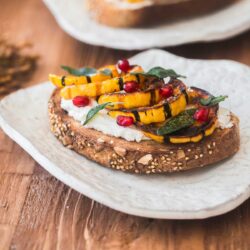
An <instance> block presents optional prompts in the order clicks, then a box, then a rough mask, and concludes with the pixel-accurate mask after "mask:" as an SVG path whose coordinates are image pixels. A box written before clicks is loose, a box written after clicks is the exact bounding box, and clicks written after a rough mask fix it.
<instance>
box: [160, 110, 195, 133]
mask: <svg viewBox="0 0 250 250" xmlns="http://www.w3.org/2000/svg"><path fill="white" fill-rule="evenodd" d="M195 111H196V109H190V110H186V111H183V112H182V113H180V114H179V115H177V116H175V117H172V118H171V119H169V120H168V121H167V122H166V123H165V124H164V125H163V126H162V127H160V128H159V129H157V131H156V133H157V135H168V134H171V133H173V132H176V131H178V130H181V129H183V128H187V127H190V126H192V125H193V124H194V118H193V115H194V113H195Z"/></svg>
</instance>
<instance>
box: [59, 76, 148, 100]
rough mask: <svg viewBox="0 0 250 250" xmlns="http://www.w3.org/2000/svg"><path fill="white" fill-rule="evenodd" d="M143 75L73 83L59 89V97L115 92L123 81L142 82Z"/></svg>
mask: <svg viewBox="0 0 250 250" xmlns="http://www.w3.org/2000/svg"><path fill="white" fill-rule="evenodd" d="M144 80H145V77H143V76H139V77H138V76H136V75H131V74H127V75H125V76H123V77H116V78H113V79H109V80H106V81H103V82H94V83H89V84H84V85H73V86H68V87H64V88H62V89H61V97H63V98H64V99H72V98H74V97H76V96H89V97H96V96H100V95H103V94H107V93H112V92H117V91H120V90H122V89H123V83H124V82H128V81H136V82H138V83H140V84H143V83H144Z"/></svg>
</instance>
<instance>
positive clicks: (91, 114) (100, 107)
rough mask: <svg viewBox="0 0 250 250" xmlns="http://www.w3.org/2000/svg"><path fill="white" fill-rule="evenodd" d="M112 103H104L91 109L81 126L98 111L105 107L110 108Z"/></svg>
mask: <svg viewBox="0 0 250 250" xmlns="http://www.w3.org/2000/svg"><path fill="white" fill-rule="evenodd" d="M112 105H113V103H112V102H105V103H103V104H100V105H97V106H95V107H94V108H92V109H91V110H90V111H89V112H88V114H87V116H86V120H85V121H84V123H83V125H86V124H87V123H88V122H89V121H90V120H91V119H92V118H93V117H94V116H95V115H96V114H97V113H98V112H99V111H101V110H103V109H105V108H106V107H107V106H112Z"/></svg>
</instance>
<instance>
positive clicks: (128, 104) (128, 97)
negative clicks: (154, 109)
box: [98, 88, 161, 110]
mask: <svg viewBox="0 0 250 250" xmlns="http://www.w3.org/2000/svg"><path fill="white" fill-rule="evenodd" d="M160 100H161V97H160V94H159V88H158V89H151V90H147V91H137V92H134V93H111V94H106V95H101V96H100V98H99V99H98V103H99V104H102V103H105V102H112V103H120V104H115V105H113V106H111V107H108V109H112V110H116V109H132V108H138V107H145V106H150V105H154V104H156V103H158V102H159V101H160Z"/></svg>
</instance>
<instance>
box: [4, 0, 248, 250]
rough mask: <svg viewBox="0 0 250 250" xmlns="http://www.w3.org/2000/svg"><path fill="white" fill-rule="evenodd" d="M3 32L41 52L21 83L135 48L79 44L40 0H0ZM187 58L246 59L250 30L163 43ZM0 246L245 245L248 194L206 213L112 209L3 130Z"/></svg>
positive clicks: (242, 249) (116, 56) (113, 58)
mask: <svg viewBox="0 0 250 250" xmlns="http://www.w3.org/2000/svg"><path fill="white" fill-rule="evenodd" d="M0 6H1V14H0V33H1V34H4V35H6V36H7V37H8V38H9V39H10V40H11V41H13V42H15V43H18V42H23V41H25V40H28V41H31V42H32V43H33V44H34V51H35V52H37V53H39V54H40V55H41V59H40V61H39V65H38V70H37V71H36V72H35V75H34V76H33V78H32V79H31V80H30V81H29V82H27V84H25V85H23V86H21V87H26V86H29V85H33V84H36V83H39V82H41V81H44V80H46V79H47V75H48V73H49V72H55V73H60V69H59V65H60V64H69V65H74V66H80V65H89V66H96V67H98V66H101V65H103V64H106V63H113V62H115V61H116V60H117V59H119V58H123V57H130V56H132V55H134V54H135V53H137V52H136V51H132V52H123V51H115V50H111V49H106V48H102V47H93V46H89V45H86V44H82V43H80V42H78V41H75V40H74V39H72V38H70V37H69V36H68V35H67V34H65V33H64V32H63V31H62V30H61V29H60V28H59V27H58V25H57V24H56V22H55V21H54V19H53V17H52V16H51V14H50V13H49V12H48V10H47V9H46V8H45V7H44V5H43V3H42V2H41V1H39V0H26V1H19V0H11V1H6V0H0ZM168 50H169V51H170V52H173V53H176V54H178V55H181V56H185V57H190V58H204V59H233V60H237V61H239V62H242V63H245V64H248V65H250V32H248V33H245V34H243V35H241V36H239V37H236V38H234V39H231V40H227V41H222V42H214V43H210V44H192V45H185V46H181V47H173V48H170V49H168ZM0 249H1V250H2V249H3V250H4V249H21V250H26V249H66V250H67V249H91V250H93V249H94V250H95V249H97V250H99V249H124V250H125V249H126V250H127V249H128V250H137V249H146V250H151V249H153V250H156V249H157V250H158V249H159V250H165V249H170V250H172V249H175V250H176V249H178V250H179V249H181V250H182V249H183V250H187V249H194V250H196V249H207V250H213V249H232V250H233V249H240V250H247V249H250V201H249V200H248V201H246V202H245V203H244V204H243V205H242V206H240V207H239V208H237V209H235V210H234V211H232V212H230V213H228V214H225V215H222V216H218V217H215V218H211V219H207V220H196V221H192V220H190V221H177V220H152V219H145V218H139V217H135V216H130V215H126V214H122V213H119V212H116V211H114V210H112V209H109V208H107V207H105V206H102V205H101V204H98V203H96V202H94V201H92V200H90V199H89V198H87V197H85V196H83V195H80V194H79V193H77V192H76V191H74V190H72V189H71V188H69V187H67V186H66V185H64V184H63V183H61V182H59V181H58V180H56V179H55V178H54V177H52V176H50V175H49V174H48V173H47V172H46V171H45V170H43V169H42V168H41V167H40V166H39V165H38V164H37V163H35V161H34V160H33V159H32V158H31V157H30V156H28V154H26V153H25V152H24V150H22V149H21V148H20V147H19V146H18V145H17V144H15V143H14V142H13V141H11V140H10V139H9V138H8V137H7V136H6V135H4V133H3V132H2V131H1V130H0Z"/></svg>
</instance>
